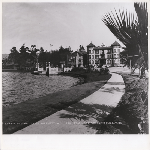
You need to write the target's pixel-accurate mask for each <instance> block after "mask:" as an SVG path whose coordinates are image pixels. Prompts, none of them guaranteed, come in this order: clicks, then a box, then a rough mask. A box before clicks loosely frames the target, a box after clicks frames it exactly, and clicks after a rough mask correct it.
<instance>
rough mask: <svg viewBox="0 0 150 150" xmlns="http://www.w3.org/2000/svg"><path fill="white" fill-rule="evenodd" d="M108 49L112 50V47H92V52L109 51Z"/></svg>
mask: <svg viewBox="0 0 150 150" xmlns="http://www.w3.org/2000/svg"><path fill="white" fill-rule="evenodd" d="M109 49H112V47H100V46H98V47H94V50H109Z"/></svg>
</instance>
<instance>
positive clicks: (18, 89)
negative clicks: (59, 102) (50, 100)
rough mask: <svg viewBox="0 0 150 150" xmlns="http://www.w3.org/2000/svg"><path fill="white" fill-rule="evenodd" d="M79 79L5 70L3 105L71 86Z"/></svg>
mask: <svg viewBox="0 0 150 150" xmlns="http://www.w3.org/2000/svg"><path fill="white" fill-rule="evenodd" d="M77 82H78V79H76V78H72V77H69V76H58V75H53V76H49V77H47V76H45V75H33V74H31V73H20V72H3V73H2V97H3V105H4V106H7V105H10V104H17V103H20V102H22V101H26V100H29V99H34V98H39V97H41V96H45V95H47V94H49V93H54V92H57V91H61V90H64V89H68V88H70V87H71V86H72V85H74V84H76V83H77Z"/></svg>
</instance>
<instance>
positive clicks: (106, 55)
mask: <svg viewBox="0 0 150 150" xmlns="http://www.w3.org/2000/svg"><path fill="white" fill-rule="evenodd" d="M121 50H122V47H121V45H120V44H119V43H118V42H116V41H115V42H114V43H113V44H111V46H108V47H105V46H104V45H102V46H97V47H96V46H95V45H94V44H93V43H92V42H91V43H90V44H89V45H87V57H88V58H87V59H88V65H92V66H97V67H98V66H100V67H101V66H102V65H107V66H119V65H120V51H121Z"/></svg>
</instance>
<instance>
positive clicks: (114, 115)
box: [98, 74, 148, 134]
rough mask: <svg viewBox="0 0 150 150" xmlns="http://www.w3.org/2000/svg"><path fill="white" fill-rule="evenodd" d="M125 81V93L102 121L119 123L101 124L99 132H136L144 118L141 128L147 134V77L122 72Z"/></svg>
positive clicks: (138, 131)
mask: <svg viewBox="0 0 150 150" xmlns="http://www.w3.org/2000/svg"><path fill="white" fill-rule="evenodd" d="M122 77H123V79H124V82H125V86H126V88H125V94H124V95H123V97H122V99H121V101H120V102H119V103H118V105H117V107H116V108H114V109H113V110H112V112H111V113H110V115H108V116H107V117H106V118H105V119H104V121H105V122H119V123H121V124H113V125H112V124H111V125H101V127H100V130H99V132H98V133H99V134H105V133H112V134H122V133H123V134H138V133H140V130H139V128H138V124H139V123H140V122H141V121H142V120H141V118H144V123H143V130H144V133H145V134H148V79H140V78H138V77H136V76H131V75H127V74H122Z"/></svg>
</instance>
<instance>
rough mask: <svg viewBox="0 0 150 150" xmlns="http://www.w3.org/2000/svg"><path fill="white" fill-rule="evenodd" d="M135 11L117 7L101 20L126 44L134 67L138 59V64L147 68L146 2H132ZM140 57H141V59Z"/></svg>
mask: <svg viewBox="0 0 150 150" xmlns="http://www.w3.org/2000/svg"><path fill="white" fill-rule="evenodd" d="M134 8H135V12H136V14H137V17H136V16H135V14H133V13H128V12H127V10H126V11H122V12H121V10H120V9H119V12H118V13H117V11H116V10H115V13H113V12H111V13H108V14H106V15H105V16H104V17H103V19H102V21H103V22H104V23H105V25H106V26H107V27H108V28H109V29H110V31H111V32H112V33H113V34H114V35H115V36H116V37H117V38H118V39H119V40H120V41H121V42H122V43H123V44H124V45H125V46H126V49H127V53H128V55H130V56H134V55H138V56H139V57H133V59H134V60H135V59H136V60H135V62H134V63H133V66H132V67H135V64H136V62H137V61H138V59H140V60H143V61H141V64H140V66H142V65H143V64H145V67H147V68H148V12H147V3H134ZM141 57H142V58H143V59H141Z"/></svg>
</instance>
